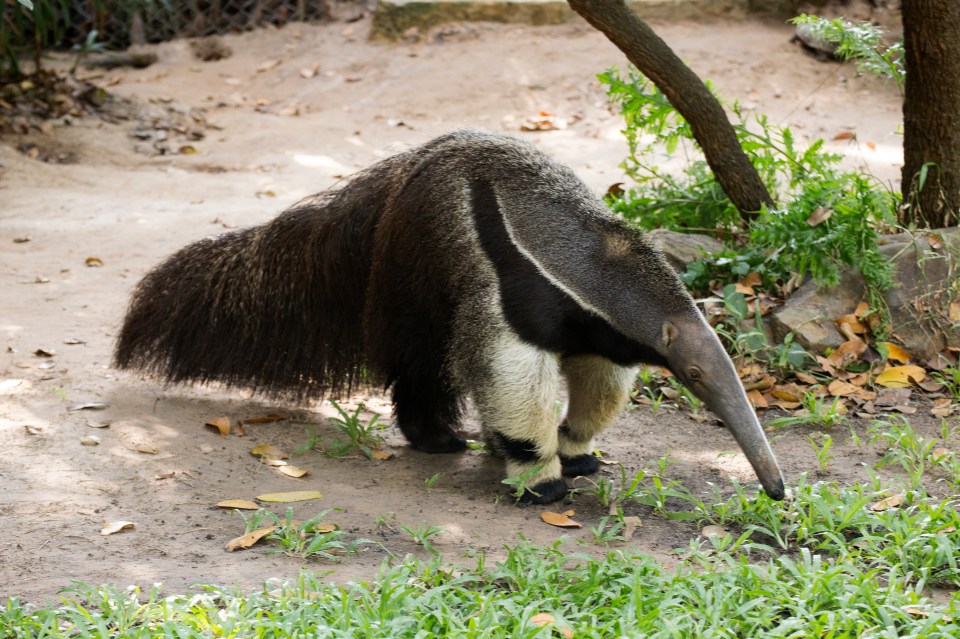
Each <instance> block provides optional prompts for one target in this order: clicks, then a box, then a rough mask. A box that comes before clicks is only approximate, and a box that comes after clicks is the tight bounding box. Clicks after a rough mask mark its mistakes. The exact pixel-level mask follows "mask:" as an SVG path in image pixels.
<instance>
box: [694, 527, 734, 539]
mask: <svg viewBox="0 0 960 639" xmlns="http://www.w3.org/2000/svg"><path fill="white" fill-rule="evenodd" d="M700 533H701V534H702V535H703V536H704V537H726V536H728V535H729V534H730V531H729V530H727V529H726V528H724V527H723V526H712V525H711V526H704V527H703V530H701V531H700Z"/></svg>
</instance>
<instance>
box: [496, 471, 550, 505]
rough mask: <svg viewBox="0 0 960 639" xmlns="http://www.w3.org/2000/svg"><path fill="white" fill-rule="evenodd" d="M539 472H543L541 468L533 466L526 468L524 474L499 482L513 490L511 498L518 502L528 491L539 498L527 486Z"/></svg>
mask: <svg viewBox="0 0 960 639" xmlns="http://www.w3.org/2000/svg"><path fill="white" fill-rule="evenodd" d="M541 470H543V466H541V465H537V466H533V467H531V468H528V469H527V470H525V471H524V472H522V473H520V474H519V475H516V476H514V477H507V478H506V479H503V480H501V481H500V483H501V484H506V485H507V486H510V487H511V488H512V489H513V491H512V492H513V497H514V499H516V500H517V501H519V500H520V498H521V497H523V494H524V493H525V492H527V491H529V492H530V493H531V494H533V495H536V496H539V495H540V494H539V493H538V492H536V491H534V490H531V489H530V487H529V486H528V485H527V484H528V483H529V481H530V480H531V479H533V478H534V477H536V475H537V473H539V472H540V471H541Z"/></svg>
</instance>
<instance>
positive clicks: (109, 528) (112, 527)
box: [100, 521, 135, 536]
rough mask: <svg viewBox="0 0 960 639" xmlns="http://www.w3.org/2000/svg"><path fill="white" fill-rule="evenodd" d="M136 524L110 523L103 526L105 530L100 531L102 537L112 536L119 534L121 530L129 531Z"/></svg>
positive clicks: (125, 522) (126, 522) (128, 522)
mask: <svg viewBox="0 0 960 639" xmlns="http://www.w3.org/2000/svg"><path fill="white" fill-rule="evenodd" d="M134 525H135V524H134V523H133V522H132V521H108V522H107V523H105V524H104V525H103V528H101V529H100V534H101V535H104V536H106V535H112V534H114V533H118V532H120V531H121V530H127V529H128V528H133V527H134Z"/></svg>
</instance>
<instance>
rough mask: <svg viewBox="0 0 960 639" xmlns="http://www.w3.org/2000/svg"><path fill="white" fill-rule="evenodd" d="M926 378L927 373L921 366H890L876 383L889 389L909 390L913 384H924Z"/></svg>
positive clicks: (878, 376) (879, 376)
mask: <svg viewBox="0 0 960 639" xmlns="http://www.w3.org/2000/svg"><path fill="white" fill-rule="evenodd" d="M926 376H927V373H926V371H924V370H923V369H922V368H920V367H919V366H913V365H906V366H890V367H888V368H887V369H886V370H884V371H883V372H882V373H880V374H879V375H877V378H876V379H875V380H874V381H875V382H876V383H877V384H880V385H881V386H886V387H887V388H907V387H909V386H910V385H911V384H916V383H918V382H922V381H923V378H924V377H926Z"/></svg>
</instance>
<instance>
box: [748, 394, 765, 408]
mask: <svg viewBox="0 0 960 639" xmlns="http://www.w3.org/2000/svg"><path fill="white" fill-rule="evenodd" d="M747 399H749V400H750V404H751V405H752V406H753V407H754V408H769V406H770V405H769V404H768V403H767V399H766V398H765V397H764V396H763V393H761V392H760V391H758V390H752V391H747Z"/></svg>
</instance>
